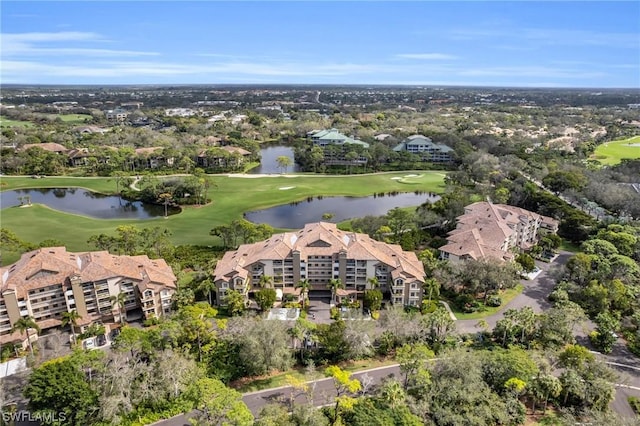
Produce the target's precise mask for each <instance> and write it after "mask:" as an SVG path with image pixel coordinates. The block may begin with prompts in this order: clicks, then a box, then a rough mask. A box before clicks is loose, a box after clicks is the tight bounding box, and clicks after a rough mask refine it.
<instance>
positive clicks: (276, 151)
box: [247, 143, 300, 174]
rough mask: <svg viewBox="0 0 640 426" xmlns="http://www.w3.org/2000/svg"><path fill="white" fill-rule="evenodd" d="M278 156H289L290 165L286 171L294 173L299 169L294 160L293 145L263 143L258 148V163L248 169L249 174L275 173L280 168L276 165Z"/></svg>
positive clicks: (278, 171)
mask: <svg viewBox="0 0 640 426" xmlns="http://www.w3.org/2000/svg"><path fill="white" fill-rule="evenodd" d="M280 156H285V157H289V159H290V160H291V166H289V168H288V170H287V171H288V172H290V173H296V172H299V171H300V166H299V165H298V164H296V163H295V162H294V158H293V147H292V146H287V145H282V144H281V143H275V144H263V145H262V147H261V149H260V158H261V159H260V165H259V166H256V167H254V168H253V169H251V170H249V171H248V172H247V173H249V174H276V173H281V172H282V170H280V168H279V167H278V162H277V158H278V157H280Z"/></svg>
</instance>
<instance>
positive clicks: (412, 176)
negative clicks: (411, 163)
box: [404, 175, 418, 178]
mask: <svg viewBox="0 0 640 426" xmlns="http://www.w3.org/2000/svg"><path fill="white" fill-rule="evenodd" d="M404 177H406V178H408V177H418V175H404Z"/></svg>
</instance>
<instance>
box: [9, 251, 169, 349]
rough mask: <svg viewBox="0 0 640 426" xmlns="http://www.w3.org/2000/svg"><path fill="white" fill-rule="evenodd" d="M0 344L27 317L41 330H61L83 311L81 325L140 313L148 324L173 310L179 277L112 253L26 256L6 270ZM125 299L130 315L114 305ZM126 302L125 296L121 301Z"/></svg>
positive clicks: (162, 266) (142, 259) (161, 265)
mask: <svg viewBox="0 0 640 426" xmlns="http://www.w3.org/2000/svg"><path fill="white" fill-rule="evenodd" d="M0 277H1V278H0V279H1V282H0V283H1V286H0V343H6V342H9V341H14V340H17V339H19V338H21V336H17V335H16V334H15V333H14V334H11V328H12V326H13V325H14V324H15V323H16V322H17V321H18V320H19V319H20V318H21V317H31V318H33V319H34V320H35V321H36V323H37V324H38V326H39V327H40V328H41V329H47V328H51V327H56V326H59V325H60V322H61V319H62V313H63V312H70V311H73V310H75V311H77V312H78V314H79V315H80V320H79V321H78V324H79V325H88V324H91V323H92V322H94V321H119V320H120V315H126V312H128V311H134V310H138V311H139V312H141V314H142V315H143V316H144V317H145V318H149V317H159V316H162V315H165V314H167V313H169V312H170V310H171V297H172V295H173V293H174V292H175V289H176V277H175V275H174V274H173V271H172V270H171V267H169V265H167V263H166V262H165V261H164V260H162V259H149V258H148V257H147V256H116V255H113V254H110V253H108V252H106V251H98V252H83V253H72V252H68V251H67V250H66V248H65V247H48V248H41V249H38V250H34V251H31V252H28V253H25V254H23V255H22V257H21V258H20V260H19V261H18V262H16V263H14V264H13V265H9V266H7V267H4V268H1V269H0ZM120 293H122V294H124V312H121V308H120V306H118V303H114V299H116V298H117V297H118V295H119V294H120ZM121 297H122V296H121Z"/></svg>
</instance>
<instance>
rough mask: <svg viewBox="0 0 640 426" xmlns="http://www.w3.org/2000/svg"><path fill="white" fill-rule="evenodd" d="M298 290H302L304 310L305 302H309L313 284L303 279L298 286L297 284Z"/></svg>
mask: <svg viewBox="0 0 640 426" xmlns="http://www.w3.org/2000/svg"><path fill="white" fill-rule="evenodd" d="M296 288H299V289H300V296H302V309H304V306H305V301H306V300H307V297H308V295H309V290H310V289H311V284H310V283H309V280H307V279H302V280H300V281H298V284H296Z"/></svg>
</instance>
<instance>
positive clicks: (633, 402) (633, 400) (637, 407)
mask: <svg viewBox="0 0 640 426" xmlns="http://www.w3.org/2000/svg"><path fill="white" fill-rule="evenodd" d="M627 401H629V405H630V406H631V408H632V409H633V411H635V413H636V414H640V398H638V397H636V396H630V397H629V398H627Z"/></svg>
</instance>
